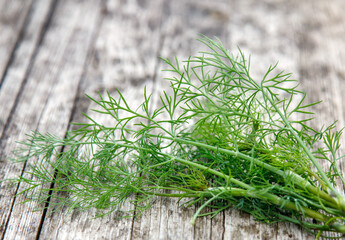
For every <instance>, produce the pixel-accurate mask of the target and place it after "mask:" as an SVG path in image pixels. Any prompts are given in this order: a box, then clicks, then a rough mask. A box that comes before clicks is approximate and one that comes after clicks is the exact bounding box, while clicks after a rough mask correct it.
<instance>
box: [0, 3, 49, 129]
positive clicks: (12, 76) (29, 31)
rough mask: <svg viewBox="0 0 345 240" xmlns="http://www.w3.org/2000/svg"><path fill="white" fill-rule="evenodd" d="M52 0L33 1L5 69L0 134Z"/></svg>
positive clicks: (20, 87)
mask: <svg viewBox="0 0 345 240" xmlns="http://www.w3.org/2000/svg"><path fill="white" fill-rule="evenodd" d="M52 3H53V1H35V2H34V3H33V5H32V7H31V11H30V13H29V15H28V17H27V19H26V23H25V28H24V29H23V30H22V37H21V39H20V42H19V43H17V49H16V51H15V52H14V53H13V61H12V62H11V64H10V65H9V66H8V68H7V70H6V76H4V79H3V81H2V83H1V88H0V102H3V103H5V102H6V104H1V105H0V113H1V114H0V136H1V135H2V133H3V131H4V128H5V125H6V123H7V120H8V118H9V116H10V114H11V111H12V109H13V108H14V106H15V103H16V99H17V98H18V95H19V94H20V90H21V89H22V87H23V84H25V80H26V79H27V74H29V72H30V71H31V68H30V67H31V65H30V64H31V63H32V60H33V59H34V58H35V55H36V50H37V48H38V45H39V42H40V40H41V37H42V36H43V34H44V31H45V29H44V24H45V23H46V22H47V21H49V13H50V10H51V8H52V7H53V6H52V5H53V4H52Z"/></svg>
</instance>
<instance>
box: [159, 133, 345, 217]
mask: <svg viewBox="0 0 345 240" xmlns="http://www.w3.org/2000/svg"><path fill="white" fill-rule="evenodd" d="M160 137H161V138H164V139H168V140H173V141H176V142H181V143H186V144H191V145H193V146H199V147H204V148H207V149H211V150H214V151H219V152H222V153H226V154H230V155H232V156H235V157H239V158H241V159H243V160H247V161H253V162H255V163H256V164H257V165H259V166H262V167H264V168H265V169H267V170H269V171H271V172H274V173H276V174H278V175H280V176H282V177H285V178H286V177H290V179H291V181H293V183H294V184H296V185H297V186H299V187H300V188H302V189H307V190H308V191H309V192H311V193H313V194H315V195H316V196H319V197H321V198H322V199H323V200H324V201H323V202H324V203H326V204H327V205H329V206H330V207H333V208H337V206H339V203H338V202H337V201H336V200H335V199H334V198H332V197H331V196H330V195H329V194H327V193H325V192H324V191H322V190H320V189H318V188H316V187H314V186H313V185H311V184H310V183H309V182H308V181H307V180H305V179H303V178H302V177H301V176H299V175H298V174H296V173H294V172H292V171H282V170H280V169H277V168H276V167H273V166H271V165H270V164H267V163H264V162H262V161H260V160H258V159H256V158H253V157H249V156H247V155H246V154H243V153H241V152H239V151H232V150H229V149H224V148H219V147H215V146H211V145H208V144H204V143H200V142H195V141H189V140H185V139H180V138H172V137H168V136H160ZM200 166H202V165H200ZM210 170H212V169H210ZM213 171H214V170H213ZM218 173H219V172H218ZM220 174H223V173H220ZM216 175H217V174H216ZM217 176H220V177H222V176H221V175H217ZM344 209H345V208H341V210H342V211H343V210H344Z"/></svg>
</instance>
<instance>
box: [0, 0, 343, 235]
mask: <svg viewBox="0 0 345 240" xmlns="http://www.w3.org/2000/svg"><path fill="white" fill-rule="evenodd" d="M344 9H345V1H342V0H330V1H325V0H306V1H295V0H293V1H283V0H277V1H275V0H265V1H257V0H229V1H226V0H208V1H201V0H192V1H183V0H174V1H169V0H154V1H149V0H127V1H120V0H118V1H116V0H114V1H110V0H109V1H106V0H103V1H101V0H82V1H81V0H64V1H62V0H0V134H1V135H0V136H1V143H0V160H1V162H0V180H2V179H7V178H12V177H15V176H18V175H20V174H22V172H23V170H25V167H26V165H25V164H13V163H11V162H9V161H8V158H9V157H10V156H11V154H10V153H11V151H12V150H13V149H14V148H15V147H16V146H17V145H16V141H18V140H23V139H24V138H25V134H26V133H29V132H30V131H31V130H39V131H42V132H46V131H49V132H52V133H54V134H56V135H58V136H61V137H63V136H64V135H65V132H66V130H67V129H68V128H69V127H70V123H71V122H75V121H83V120H84V119H83V117H82V115H81V112H89V108H92V104H91V103H90V101H89V100H88V99H87V98H86V97H85V96H84V93H88V94H89V95H91V96H96V95H97V93H98V91H101V92H104V91H105V90H108V91H110V92H114V90H115V89H120V90H121V91H123V93H124V95H126V96H128V97H129V98H131V99H132V101H133V103H135V101H139V100H140V99H139V97H138V96H141V93H142V92H143V88H144V86H145V85H146V86H147V88H148V90H150V91H152V92H153V93H154V94H155V95H157V94H159V92H160V89H161V88H164V87H166V83H165V82H164V81H163V80H162V76H163V75H162V73H161V69H163V68H164V65H163V64H162V61H161V60H160V59H159V58H158V57H159V56H163V57H173V56H175V55H176V56H178V57H179V58H180V59H185V58H187V57H188V56H189V55H190V54H195V53H196V52H197V51H198V50H200V43H199V42H197V41H195V39H196V38H197V37H198V34H200V33H201V34H205V35H207V36H209V37H213V36H217V37H219V38H220V39H221V40H222V41H223V43H224V44H225V45H226V46H227V47H228V48H230V49H234V51H236V50H237V46H239V47H240V48H241V49H242V51H244V52H245V53H246V54H251V56H252V71H253V75H254V76H260V75H261V74H262V73H264V71H265V70H266V69H267V68H268V67H269V65H270V64H274V63H276V62H277V61H279V66H278V68H279V69H281V70H286V71H288V72H293V73H294V75H293V77H294V78H296V79H299V80H300V82H301V88H302V89H303V90H305V91H307V92H308V95H309V100H310V101H316V100H319V99H323V100H324V102H323V103H322V104H321V105H319V106H318V107H316V108H315V111H316V112H317V113H318V114H317V115H316V116H315V117H316V118H317V121H318V122H317V123H318V126H321V125H322V124H323V123H330V122H332V121H333V120H335V119H337V120H338V121H339V122H338V124H339V126H345V123H344V116H345V114H344V110H345V106H344V105H343V102H344V97H343V96H344V91H345V14H344ZM342 167H343V166H342ZM0 186H1V188H0V234H1V238H2V239H36V238H37V239H38V238H39V239H83V240H84V239H269V240H273V239H279V240H280V239H313V237H312V236H310V235H308V234H307V233H306V232H304V231H302V230H301V229H300V228H299V227H296V226H294V225H290V224H284V223H282V224H273V225H266V224H264V223H258V222H256V221H254V220H253V219H252V217H250V216H249V215H247V214H244V213H242V212H239V211H236V210H227V211H225V212H222V213H220V214H219V215H218V216H216V217H215V218H213V219H209V218H200V219H198V220H197V222H196V224H195V225H191V224H190V220H191V217H192V215H193V212H194V211H195V209H193V208H188V209H186V208H179V207H178V204H177V201H175V200H170V199H164V198H157V201H156V202H155V204H154V206H153V208H152V209H151V210H150V211H147V212H146V213H145V214H144V215H143V216H142V217H141V218H139V219H134V220H133V219H132V218H130V219H122V220H118V219H114V216H115V215H116V213H114V215H110V216H107V217H104V218H100V219H91V218H92V217H93V216H94V211H92V210H91V211H88V212H77V211H73V212H72V213H71V214H68V215H66V211H65V210H63V209H62V210H61V211H58V212H55V213H54V214H50V210H49V209H48V211H36V212H32V209H33V208H34V207H35V204H34V203H32V202H28V203H26V204H19V203H20V202H22V201H23V200H25V197H24V196H20V197H17V198H13V195H14V194H15V193H16V192H18V191H20V190H21V189H23V186H9V184H8V182H2V183H0Z"/></svg>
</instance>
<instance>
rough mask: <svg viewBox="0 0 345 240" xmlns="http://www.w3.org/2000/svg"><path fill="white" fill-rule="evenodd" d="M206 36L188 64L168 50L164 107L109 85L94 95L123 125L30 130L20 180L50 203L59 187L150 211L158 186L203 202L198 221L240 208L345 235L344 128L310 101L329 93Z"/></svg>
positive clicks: (76, 204)
mask: <svg viewBox="0 0 345 240" xmlns="http://www.w3.org/2000/svg"><path fill="white" fill-rule="evenodd" d="M199 40H200V41H201V42H202V43H203V44H205V45H206V46H207V47H208V49H209V51H208V52H202V53H201V55H200V56H196V57H191V58H189V59H188V60H187V61H184V62H182V63H181V62H179V61H178V60H177V59H175V61H174V62H172V61H171V60H169V59H165V60H164V61H165V63H166V64H167V65H169V69H168V70H166V71H168V72H170V73H171V75H172V76H173V77H171V78H169V79H168V80H169V81H170V89H169V91H170V92H171V94H168V93H167V92H163V94H162V95H161V97H160V102H159V104H158V106H159V107H157V108H156V109H153V110H151V109H150V107H151V106H152V105H153V102H152V97H151V95H149V94H148V93H147V92H146V89H145V91H144V100H143V102H142V104H141V105H140V106H136V107H135V108H131V107H130V104H129V103H128V102H127V101H126V99H125V98H124V97H123V95H122V94H121V93H120V92H118V97H116V98H114V97H112V96H110V94H109V93H108V94H107V96H105V97H102V96H101V95H100V96H99V100H96V99H93V98H91V97H90V99H91V100H92V101H94V102H95V103H96V104H98V105H99V109H98V110H95V111H96V112H98V113H99V114H105V115H108V116H110V117H112V118H113V120H114V122H113V125H111V126H105V125H102V124H101V123H99V122H97V120H96V119H92V118H91V117H90V116H86V117H87V118H88V120H89V123H78V124H77V125H79V127H80V128H79V129H77V130H74V131H70V132H69V133H68V135H67V137H66V138H64V139H60V138H58V137H55V136H53V135H50V134H41V133H39V132H33V133H32V134H31V135H29V137H28V139H27V141H26V142H24V143H22V144H23V148H22V149H20V150H19V152H21V153H26V154H21V155H20V154H19V155H18V159H21V160H24V161H27V160H29V159H35V161H34V163H33V164H32V165H31V170H30V171H29V172H27V173H26V175H24V176H29V177H23V176H22V177H19V178H18V179H16V180H14V181H18V182H25V183H26V184H28V185H27V186H28V187H27V188H26V190H24V191H23V192H21V193H20V194H24V193H25V194H28V195H29V198H28V199H29V200H28V201H31V200H35V201H38V202H39V203H45V202H47V201H49V200H50V198H51V197H54V198H56V199H57V200H56V201H52V202H50V203H49V204H50V207H55V208H58V207H60V206H63V205H67V206H69V208H70V210H72V209H75V208H81V209H89V208H96V209H98V215H99V216H103V215H104V214H108V213H110V212H112V211H114V210H118V209H120V208H121V206H122V205H123V204H124V203H125V202H126V200H128V199H129V200H130V201H129V202H130V203H131V204H133V205H134V208H133V209H132V211H133V212H135V214H136V215H139V214H140V213H141V212H142V211H144V210H145V209H147V208H150V207H151V203H152V201H153V197H154V196H162V197H176V198H179V199H183V198H186V199H187V200H188V201H187V203H186V205H188V206H189V205H196V206H199V208H198V210H197V211H196V213H195V215H194V216H193V217H192V223H194V221H195V219H196V218H197V217H199V216H205V215H211V216H215V215H216V214H217V213H219V212H220V211H222V210H224V209H227V208H230V207H232V208H237V209H240V210H243V211H245V212H248V213H250V214H252V215H253V216H254V218H255V219H257V220H260V221H264V222H266V223H273V222H279V221H287V222H292V223H296V224H298V225H300V226H302V227H304V228H305V229H307V230H308V231H310V232H312V233H314V234H317V236H321V235H322V234H323V232H325V231H330V232H336V233H339V234H340V236H341V235H343V234H344V233H345V225H344V220H345V201H344V195H343V187H341V190H337V189H336V186H337V185H339V182H341V184H344V179H343V177H342V175H341V173H340V170H339V168H338V163H337V161H338V160H339V159H340V157H339V156H338V150H339V147H340V143H339V141H340V137H341V131H336V130H335V124H332V125H330V126H329V127H327V128H323V129H321V130H317V129H314V128H312V127H310V124H309V121H310V120H311V118H310V114H312V112H310V111H309V110H308V109H309V108H310V107H311V106H314V105H315V104H317V103H310V104H306V103H305V97H306V94H305V93H304V92H302V91H300V90H298V88H297V85H298V83H297V82H296V81H295V80H291V79H290V74H284V73H282V72H280V73H278V74H276V73H274V72H275V67H276V66H270V67H269V69H268V70H267V73H266V74H265V75H264V76H263V78H262V79H261V80H258V81H256V80H254V79H252V78H251V77H250V73H249V67H250V61H249V60H246V58H245V56H244V54H243V53H242V52H241V51H239V55H238V56H233V55H232V54H230V52H229V51H228V50H227V49H225V48H224V47H223V45H222V44H221V43H220V41H218V40H217V41H214V40H211V39H208V38H202V39H199ZM27 153H28V154H27ZM320 164H322V165H327V166H328V167H327V168H328V169H325V168H324V167H322V166H321V165H320ZM62 193H65V194H62ZM66 193H67V194H66ZM46 206H47V205H46ZM206 207H207V208H206ZM206 209H207V210H206ZM210 209H211V210H210ZM311 219H312V220H313V221H311Z"/></svg>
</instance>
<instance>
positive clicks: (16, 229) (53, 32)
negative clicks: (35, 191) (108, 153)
mask: <svg viewBox="0 0 345 240" xmlns="http://www.w3.org/2000/svg"><path fill="white" fill-rule="evenodd" d="M72 9H73V11H71V10H72ZM94 9H99V7H98V2H95V1H82V2H80V1H64V2H63V3H60V4H58V5H57V7H56V10H55V14H54V18H53V20H52V22H51V25H50V27H49V29H48V31H47V33H46V35H45V37H44V40H43V42H42V45H41V46H40V48H39V50H38V51H39V52H38V54H37V57H36V58H35V59H34V63H33V66H32V71H31V72H30V75H29V77H28V80H27V81H28V82H27V84H26V85H25V88H24V90H23V94H22V95H21V97H20V99H19V102H18V105H17V107H16V109H15V112H14V113H13V115H12V117H11V122H10V123H9V124H8V128H6V129H5V132H4V135H5V136H10V137H9V138H3V142H2V143H3V146H4V147H5V150H4V151H5V154H6V155H8V156H9V154H8V151H10V150H12V149H13V147H15V146H16V144H14V142H13V141H14V140H22V139H23V137H24V134H25V133H28V132H29V131H30V130H31V129H38V130H39V131H42V132H45V131H49V132H52V133H55V134H57V135H58V136H60V137H63V136H64V134H65V131H66V129H67V126H68V124H69V119H70V116H71V113H72V107H73V103H74V101H75V96H76V92H77V89H78V85H79V81H80V78H81V74H82V71H83V68H84V63H85V61H86V56H87V53H88V48H89V43H90V41H91V39H92V34H93V30H94V29H95V27H96V26H95V24H96V23H97V16H98V14H99V11H94ZM2 156H4V155H2ZM22 167H23V165H22V164H21V165H19V166H16V168H14V167H13V166H11V165H6V164H4V166H3V167H2V169H1V170H2V171H3V172H4V175H5V177H4V178H9V177H12V176H14V175H17V174H18V173H20V172H21V168H22ZM13 190H15V188H10V189H9V188H8V187H6V186H4V185H3V186H2V188H1V195H5V196H6V198H1V204H0V206H2V207H3V206H9V207H7V208H6V209H2V211H4V214H3V215H2V217H3V218H6V217H8V216H9V215H10V219H9V220H8V223H6V222H5V221H4V223H5V224H6V227H7V228H6V230H3V231H2V235H4V239H33V238H35V237H37V236H38V235H39V228H40V224H41V218H42V216H44V215H42V214H43V212H42V211H38V212H33V211H32V210H33V208H34V207H35V203H34V202H32V203H27V204H22V205H21V204H19V203H20V202H22V201H23V200H25V198H24V196H20V197H17V198H16V199H15V202H14V205H13V208H12V207H11V205H12V202H13V201H14V199H11V195H13ZM21 190H23V186H22V185H20V186H19V189H18V191H21Z"/></svg>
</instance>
